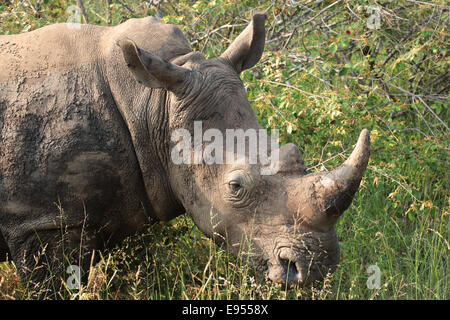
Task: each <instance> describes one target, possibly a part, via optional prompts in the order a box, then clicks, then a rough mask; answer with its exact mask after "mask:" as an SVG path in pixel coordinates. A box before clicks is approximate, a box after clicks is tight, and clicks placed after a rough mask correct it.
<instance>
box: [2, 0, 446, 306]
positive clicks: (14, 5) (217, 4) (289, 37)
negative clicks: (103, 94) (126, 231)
mask: <svg viewBox="0 0 450 320" xmlns="http://www.w3.org/2000/svg"><path fill="white" fill-rule="evenodd" d="M79 2H80V1H77V2H76V1H61V0H59V1H58V0H42V1H37V0H28V1H0V17H1V23H0V34H13V33H20V32H27V31H31V30H34V29H36V28H40V27H42V26H44V25H47V24H51V23H56V22H65V21H68V19H69V18H71V17H72V18H73V17H74V12H73V11H67V8H68V7H69V6H71V5H77V4H78V5H79ZM83 4H84V8H85V12H84V13H83V14H82V16H83V17H82V22H83V23H84V22H86V21H88V22H89V23H92V24H98V25H116V24H119V23H121V22H123V21H125V20H127V19H129V18H132V17H143V16H147V15H159V16H160V17H162V20H163V21H164V22H167V23H173V24H176V25H177V26H178V27H179V28H180V29H181V30H182V31H183V32H184V33H185V35H186V37H187V38H188V39H189V40H190V42H191V44H192V47H193V49H194V50H198V51H201V52H203V53H204V54H205V55H206V56H208V57H215V56H218V55H220V53H222V52H223V51H224V49H225V48H226V47H227V46H228V45H229V44H230V43H231V41H232V40H233V39H234V38H235V37H236V35H237V34H239V32H240V31H242V29H243V28H244V27H245V26H246V25H247V23H248V21H249V19H250V18H251V15H252V13H253V12H255V11H262V10H266V11H267V14H268V21H267V45H266V49H265V54H264V56H263V59H262V60H261V62H260V63H259V64H257V66H255V67H254V68H252V69H251V70H247V71H245V72H244V73H243V75H242V78H243V81H244V84H245V86H246V88H247V91H248V95H249V99H250V101H251V103H252V106H253V108H254V111H255V114H256V116H257V118H258V119H259V120H260V123H261V125H262V126H263V127H265V128H277V129H280V130H281V142H283V143H287V142H293V143H295V144H297V145H298V146H299V148H300V149H301V151H302V153H303V155H304V158H305V161H306V164H307V167H309V169H310V171H315V170H328V169H330V168H332V167H334V166H336V165H337V164H338V163H341V162H342V160H343V159H345V158H346V156H348V154H349V151H350V150H351V147H352V144H353V143H355V141H356V139H357V136H358V134H359V132H360V131H361V130H362V129H363V128H368V129H369V130H370V131H371V140H372V153H371V160H370V163H369V167H368V170H367V173H366V175H365V177H364V179H363V182H362V186H361V188H360V192H359V193H358V194H357V196H356V198H355V200H354V202H353V204H352V205H351V207H350V208H349V209H348V210H347V212H346V213H345V214H344V216H343V218H341V219H340V220H339V223H338V225H337V232H338V235H339V240H340V244H341V249H342V254H341V255H342V260H341V263H340V266H339V268H338V269H337V271H336V272H335V273H334V274H333V275H330V276H329V277H327V279H325V281H324V282H323V284H322V286H321V287H314V288H296V289H294V290H290V291H283V290H281V288H279V287H278V286H277V285H274V284H271V283H265V282H264V283H262V284H256V283H255V280H254V274H253V270H251V269H250V268H248V267H245V264H244V263H242V261H239V259H235V258H232V257H230V256H229V255H228V254H227V253H225V252H224V251H223V250H221V249H220V248H218V247H216V246H215V245H214V244H213V243H212V242H211V241H210V240H208V239H206V238H205V237H204V236H203V235H201V234H200V233H199V231H198V230H197V229H196V228H195V226H194V225H193V224H192V222H191V221H190V220H188V219H186V218H185V217H180V218H178V219H175V220H174V221H172V222H170V223H164V224H161V225H155V226H154V227H152V228H151V230H149V232H148V233H147V234H144V235H140V236H136V237H132V238H130V239H128V240H127V241H126V242H125V243H124V244H123V246H121V247H118V248H116V249H115V250H113V251H111V252H109V253H106V254H105V256H104V259H103V262H102V263H101V264H99V265H98V266H97V267H96V272H95V274H96V277H93V279H91V280H92V281H91V282H90V285H89V286H88V288H84V289H83V290H82V291H81V292H79V293H76V294H75V295H74V297H78V298H80V297H81V298H115V299H116V298H126V299H130V298H136V299H144V298H153V299H154V298H156V299H173V298H180V299H193V298H208V299H223V298H228V299H229V298H250V299H253V298H266V299H278V298H309V299H310V298H321V299H324V298H331V299H336V298H338V299H342V298H343V299H352V298H358V299H371V298H385V299H396V298H402V299H404V298H406V299H449V297H450V295H449V288H448V279H449V274H448V253H449V249H450V247H449V243H448V238H449V236H448V231H449V225H448V214H449V192H448V191H449V184H448V182H449V181H450V179H449V175H448V169H447V168H448V155H449V131H450V130H449V123H448V119H449V115H448V98H449V96H448V89H449V83H450V81H449V72H448V59H449V58H448V53H449V52H448V42H449V34H448V23H449V6H448V4H447V3H446V2H445V1H433V2H425V1H414V0H409V1H404V0H402V1H377V2H372V1H364V0H348V1H293V0H285V1H225V0H214V1H205V0H202V1H188V0H184V1H178V2H175V1H135V0H122V1H119V0H109V1H83ZM80 18H81V16H80ZM377 22H379V24H378V23H377ZM373 264H377V265H378V267H379V268H380V270H381V274H382V277H381V281H382V285H381V287H380V288H379V289H375V290H370V289H368V288H367V286H366V281H367V279H368V274H367V273H366V270H367V267H368V266H369V265H373ZM94 278H95V279H94ZM5 284H7V285H5ZM0 288H2V289H1V290H0V297H2V298H23V297H26V293H25V292H24V291H23V289H21V287H20V284H19V283H18V281H17V276H16V274H15V272H14V268H13V267H12V266H11V264H3V265H0ZM77 294H78V295H77Z"/></svg>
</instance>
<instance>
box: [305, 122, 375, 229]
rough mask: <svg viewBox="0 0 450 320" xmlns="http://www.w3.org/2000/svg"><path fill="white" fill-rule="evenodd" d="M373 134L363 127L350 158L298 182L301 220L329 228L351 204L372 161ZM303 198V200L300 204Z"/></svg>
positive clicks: (314, 226)
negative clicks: (331, 168)
mask: <svg viewBox="0 0 450 320" xmlns="http://www.w3.org/2000/svg"><path fill="white" fill-rule="evenodd" d="M369 155H370V137H369V131H368V130H366V129H364V130H363V131H362V132H361V134H360V136H359V139H358V142H357V143H356V146H355V148H354V150H353V152H352V154H351V155H350V157H349V158H348V159H347V160H346V161H345V162H344V164H342V165H341V166H340V167H338V168H336V169H334V170H333V171H330V172H327V173H318V174H310V175H306V176H304V177H301V178H300V179H299V180H300V181H297V183H296V189H297V190H296V191H297V192H296V195H299V193H300V194H301V195H305V196H306V197H304V196H301V197H297V196H296V207H297V209H296V211H297V214H299V215H300V217H299V218H300V219H301V220H302V221H303V222H304V223H306V224H307V225H309V226H310V227H312V228H314V229H317V230H319V231H327V230H329V229H330V228H331V227H332V226H333V225H334V224H335V223H336V221H337V219H338V218H339V216H340V215H341V214H342V213H343V212H344V211H345V210H346V209H347V208H348V207H349V206H350V203H351V201H352V199H353V197H354V195H355V193H356V191H357V190H358V187H359V184H360V182H361V179H362V177H363V175H364V172H365V170H366V167H367V164H368V162H369ZM299 201H300V203H299Z"/></svg>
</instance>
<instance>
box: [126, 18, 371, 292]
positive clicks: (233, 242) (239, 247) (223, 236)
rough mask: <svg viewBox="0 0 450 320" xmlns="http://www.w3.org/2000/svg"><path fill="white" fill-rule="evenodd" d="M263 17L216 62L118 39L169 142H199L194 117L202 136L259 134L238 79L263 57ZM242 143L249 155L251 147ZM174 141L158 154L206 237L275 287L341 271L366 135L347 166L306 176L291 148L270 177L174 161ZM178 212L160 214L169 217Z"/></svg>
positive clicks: (232, 166)
mask: <svg viewBox="0 0 450 320" xmlns="http://www.w3.org/2000/svg"><path fill="white" fill-rule="evenodd" d="M265 19H266V16H265V15H264V14H256V15H254V16H253V19H252V21H251V23H250V24H249V25H248V27H247V28H246V29H245V30H244V31H243V32H242V33H241V34H240V35H239V36H238V38H237V39H236V40H235V41H234V42H233V43H232V44H231V45H230V46H229V48H228V49H227V50H226V51H225V52H224V53H223V54H222V55H221V56H220V57H218V58H215V59H210V60H208V59H205V58H204V56H203V55H202V54H200V53H198V52H191V53H188V54H185V55H182V56H180V57H177V58H175V59H172V61H171V62H168V61H166V60H164V59H162V58H161V57H159V56H157V55H155V54H152V53H150V52H148V51H146V50H144V49H142V48H140V47H138V46H137V45H136V44H135V42H133V41H131V40H129V39H122V40H120V41H119V42H118V45H119V46H120V48H121V50H122V53H123V56H124V58H125V62H126V64H127V66H128V68H129V70H130V71H131V73H132V75H133V76H134V78H135V79H136V80H137V81H138V82H139V83H141V84H142V85H143V86H145V87H149V88H153V89H164V90H165V91H166V92H167V96H166V99H165V101H166V102H165V108H166V111H165V112H166V113H167V121H166V126H167V131H168V135H167V136H171V135H173V134H174V133H175V132H176V131H177V130H186V131H185V132H189V133H190V134H191V136H194V129H195V128H194V123H195V122H196V121H201V124H202V130H203V132H207V130H209V129H214V130H216V132H220V133H221V134H222V135H223V137H225V136H226V132H227V129H236V128H239V129H243V130H248V129H255V130H258V129H260V125H259V124H258V121H257V119H256V117H255V115H254V113H253V111H252V108H251V106H250V103H249V102H248V98H247V94H246V92H245V89H244V86H243V84H242V81H241V80H240V78H239V74H240V73H241V72H242V71H243V70H245V69H249V68H251V67H253V66H254V65H255V64H256V63H257V62H258V61H259V59H260V58H261V56H262V53H263V48H264V41H265V40H264V38H265V28H264V21H265ZM210 132H211V131H210ZM193 140H195V139H193ZM193 140H191V141H190V143H189V147H190V148H191V149H192V150H193V149H195V146H194V145H193V144H194V141H193ZM245 143H246V146H247V148H246V149H245V150H246V153H245V155H246V157H247V158H248V156H249V155H248V152H247V150H248V149H249V148H248V147H250V144H251V142H249V139H246V140H245ZM253 143H254V142H253ZM176 144H177V141H174V140H173V139H172V140H170V139H166V144H165V146H164V150H165V151H163V153H164V155H163V156H161V157H160V158H161V159H165V164H164V168H165V171H166V172H167V176H168V177H167V179H168V180H169V181H170V189H171V192H172V193H173V194H172V196H171V198H173V199H175V200H174V201H176V202H177V203H178V204H179V207H180V208H181V209H182V210H185V211H186V212H187V213H188V215H189V216H190V217H191V218H192V219H193V221H194V223H195V224H196V225H197V226H198V228H199V229H200V230H201V231H202V232H203V233H204V234H206V235H207V236H209V237H210V238H212V239H214V240H215V242H216V243H219V244H223V245H225V246H226V247H227V249H228V250H229V251H231V252H232V253H234V254H243V255H244V256H245V257H246V258H248V261H249V262H250V263H252V264H253V265H254V266H255V267H256V268H257V270H259V271H261V273H262V274H266V275H267V276H268V278H270V279H271V280H272V281H275V282H278V283H283V284H286V285H288V286H291V285H304V284H306V283H311V282H312V281H314V280H320V279H322V278H323V277H324V276H325V275H326V274H327V273H328V272H332V271H333V270H334V269H335V268H336V265H337V264H338V262H339V258H340V253H339V244H338V241H337V237H336V233H335V230H334V225H335V223H336V221H337V219H338V218H339V216H340V215H341V214H342V213H343V212H344V211H345V210H346V209H347V208H348V207H349V205H350V203H351V201H352V199H353V196H354V194H355V192H356V191H357V190H358V187H359V184H360V181H361V178H362V176H363V174H364V171H365V169H366V166H367V163H368V160H369V148H370V146H369V145H370V142H369V133H368V131H367V130H363V132H362V133H361V134H360V137H359V140H358V142H357V144H356V147H355V149H354V151H353V153H352V154H351V155H350V157H349V158H348V159H347V160H346V161H345V162H344V164H343V165H341V166H340V167H338V168H337V169H335V170H333V171H330V172H324V173H309V174H308V173H307V172H306V169H305V165H304V163H303V161H302V158H301V155H300V152H299V149H298V148H297V147H296V146H295V145H293V144H286V145H284V146H282V147H281V148H280V149H279V151H278V159H277V160H278V162H277V166H276V167H277V169H278V170H277V171H276V173H274V174H266V175H263V174H261V169H262V168H263V167H264V165H263V164H262V163H261V162H256V163H250V161H245V163H227V162H226V161H224V162H223V163H206V162H205V161H201V162H200V163H198V162H197V163H196V162H195V161H192V162H191V163H181V164H179V163H178V164H177V163H174V162H173V161H171V157H170V150H173V148H174V147H175V146H176ZM271 151H272V149H271V148H270V147H269V150H268V152H269V153H270V152H271ZM225 153H226V152H224V155H223V156H224V157H225ZM192 157H194V152H193V155H192ZM247 160H248V159H247ZM180 213H182V212H180V211H177V212H172V213H171V212H168V211H160V212H157V215H158V218H159V219H161V220H169V219H171V218H173V217H174V216H176V215H178V214H180Z"/></svg>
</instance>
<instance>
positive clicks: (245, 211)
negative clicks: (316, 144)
mask: <svg viewBox="0 0 450 320" xmlns="http://www.w3.org/2000/svg"><path fill="white" fill-rule="evenodd" d="M264 20H265V15H264V14H257V15H255V16H254V17H253V19H252V22H251V23H250V25H249V26H248V27H247V28H246V29H245V30H244V31H243V33H242V34H241V35H240V36H239V37H238V38H237V39H236V40H235V41H234V42H233V43H232V44H231V45H230V47H229V48H228V49H227V50H226V51H225V52H224V53H223V54H222V55H221V57H219V58H216V59H212V60H206V59H205V58H204V56H203V55H202V54H201V53H198V52H191V49H190V46H189V44H188V42H187V40H186V39H185V37H184V36H183V35H182V33H181V32H180V30H179V29H177V28H176V27H174V26H172V25H167V24H162V23H160V22H159V21H158V20H157V19H156V18H153V17H148V18H143V19H131V20H129V21H127V22H125V23H123V24H121V25H118V26H116V27H98V26H90V25H83V26H82V27H81V29H79V30H78V29H70V28H68V26H67V25H65V24H57V25H51V26H48V27H44V28H42V29H39V30H36V31H33V32H30V33H25V34H21V35H12V36H0V65H1V68H2V73H1V74H0V260H1V259H4V258H5V257H6V256H7V255H9V256H10V257H11V258H12V259H13V260H14V262H15V264H16V266H17V267H18V270H19V274H20V276H21V278H22V280H23V281H25V282H26V281H28V280H32V281H33V282H36V283H40V282H42V281H44V282H45V281H48V279H50V278H51V277H50V276H49V274H50V273H49V272H48V269H49V268H50V269H51V268H55V267H56V268H59V269H58V270H59V272H60V273H59V275H60V276H61V277H62V278H64V277H65V276H64V271H65V269H62V268H61V265H62V264H63V262H64V259H63V254H62V252H64V254H68V253H67V252H68V250H69V252H70V254H71V255H70V254H69V255H70V257H73V258H75V259H78V260H82V261H79V264H80V265H81V267H82V269H83V270H87V269H88V267H89V263H90V262H91V261H90V256H89V253H90V252H92V250H101V249H104V248H107V247H111V246H113V245H115V244H117V243H118V242H120V241H121V240H122V239H123V238H124V237H126V236H128V235H132V234H134V233H136V232H138V231H140V230H142V229H143V228H145V227H146V226H148V225H149V224H151V223H154V222H155V221H158V220H163V221H167V220H170V219H173V218H175V217H176V216H178V215H180V214H183V213H185V212H186V213H187V214H188V215H189V216H190V217H191V218H192V219H193V221H194V222H195V224H196V225H197V226H198V227H199V228H200V230H201V231H202V232H204V233H205V234H206V235H207V236H209V237H211V238H213V239H214V240H215V241H216V242H217V243H220V244H224V245H225V246H226V248H228V250H230V251H231V252H233V253H234V254H237V253H238V252H241V253H243V254H247V255H248V256H249V258H250V261H251V262H252V263H253V264H254V266H255V267H256V268H258V269H259V270H260V271H262V272H261V273H262V274H266V275H267V276H268V277H269V278H270V279H271V280H273V281H276V282H280V283H287V284H288V285H293V284H300V285H301V284H305V283H310V282H312V281H314V280H319V279H322V278H323V277H324V276H325V275H326V273H327V272H330V271H333V270H334V268H335V267H336V265H337V263H338V261H339V245H338V242H337V238H336V234H335V232H334V227H333V226H334V224H335V222H336V220H337V218H338V217H339V215H340V214H342V212H343V211H344V210H345V209H346V208H347V207H348V206H349V205H350V203H351V200H352V198H353V195H354V193H355V192H356V191H357V189H358V186H359V183H360V180H361V178H362V175H363V173H364V170H365V168H366V166H367V162H368V158H369V135H368V132H367V130H364V131H363V132H362V133H361V136H360V139H359V140H358V143H357V145H356V148H355V150H354V152H353V153H352V155H351V156H350V158H349V159H348V160H347V161H346V162H345V163H344V164H343V165H342V166H341V167H339V168H338V169H336V170H334V171H331V172H327V173H317V174H307V173H306V171H305V167H304V164H303V162H302V159H301V157H300V153H299V151H298V148H297V147H295V146H294V145H292V144H288V145H285V146H283V147H282V148H281V150H280V162H279V164H280V169H279V172H278V173H277V174H275V175H265V176H264V175H261V174H260V166H259V165H258V164H256V165H249V164H246V165H227V164H223V165H206V164H202V165H194V164H193V165H175V164H174V163H172V161H171V158H170V151H171V149H172V148H173V146H174V142H172V141H171V140H170V137H171V134H172V132H174V130H176V129H178V128H185V129H188V130H189V131H191V132H192V131H193V122H194V121H196V120H201V121H203V130H206V129H208V128H217V129H219V130H221V131H222V132H223V133H224V132H225V129H227V128H242V129H245V130H246V129H249V128H255V129H259V128H260V126H259V124H258V122H257V120H256V118H255V115H254V113H253V111H252V109H251V107H250V104H249V102H248V100H247V95H246V92H245V89H244V87H243V84H242V82H241V80H240V78H239V73H240V72H241V71H243V70H245V69H248V68H251V67H252V66H253V65H255V64H256V63H257V62H258V60H259V59H260V57H261V55H262V52H263V48H264V33H265V32H264ZM5 69H6V70H5ZM62 230H63V231H64V232H62ZM61 234H64V237H62V236H61ZM80 239H83V240H82V243H80V241H81V240H80ZM62 240H64V241H62ZM80 247H82V248H83V249H82V250H81V251H82V252H81V254H80V250H79V248H80ZM43 249H44V253H45V256H46V258H45V259H44V258H42V257H43V255H42V254H41V256H39V254H38V253H39V252H41V251H42V250H43ZM63 249H64V250H63ZM34 256H39V257H40V258H38V259H37V260H35V259H34V258H33V257H34ZM78 260H76V261H78ZM36 261H37V262H36ZM36 263H37V264H38V265H43V268H38V269H37V270H35V271H34V272H32V273H30V272H29V270H30V269H33V268H34V267H35V265H36ZM52 274H54V271H52ZM57 274H58V273H57Z"/></svg>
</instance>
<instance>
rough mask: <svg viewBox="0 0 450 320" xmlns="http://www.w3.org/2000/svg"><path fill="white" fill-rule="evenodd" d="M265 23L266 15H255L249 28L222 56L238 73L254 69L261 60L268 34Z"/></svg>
mask: <svg viewBox="0 0 450 320" xmlns="http://www.w3.org/2000/svg"><path fill="white" fill-rule="evenodd" d="M265 21H266V14H265V13H257V14H255V15H254V16H253V18H252V21H251V22H250V24H249V25H248V26H247V28H245V29H244V31H242V33H241V34H240V35H239V36H238V37H237V38H236V39H235V40H234V41H233V43H232V44H231V45H230V46H229V47H228V49H227V50H225V52H224V53H222V55H221V56H220V57H221V58H223V59H225V60H227V61H228V62H229V63H230V64H231V65H232V66H233V67H234V69H235V70H236V72H237V73H241V72H242V71H244V70H245V69H248V68H251V67H253V66H254V65H255V64H256V63H257V62H258V61H259V59H261V56H262V54H263V51H264V42H265V33H266V30H265V28H264V22H265Z"/></svg>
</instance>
